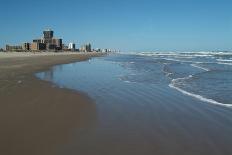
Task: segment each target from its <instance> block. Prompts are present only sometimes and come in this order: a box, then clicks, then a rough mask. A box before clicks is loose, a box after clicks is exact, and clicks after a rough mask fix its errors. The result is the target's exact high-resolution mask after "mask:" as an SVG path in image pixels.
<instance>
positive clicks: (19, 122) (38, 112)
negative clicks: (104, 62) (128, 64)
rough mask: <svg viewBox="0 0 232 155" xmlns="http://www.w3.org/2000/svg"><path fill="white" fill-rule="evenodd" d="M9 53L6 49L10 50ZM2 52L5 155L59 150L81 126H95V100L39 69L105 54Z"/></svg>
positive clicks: (0, 82) (0, 94)
mask: <svg viewBox="0 0 232 155" xmlns="http://www.w3.org/2000/svg"><path fill="white" fill-rule="evenodd" d="M4 54H5V53H4ZM30 55H32V54H28V53H16V54H14V53H7V54H5V55H4V57H3V56H2V53H0V71H1V74H0V99H1V104H0V115H1V116H0V123H1V129H0V136H1V140H0V145H1V147H0V154H8V155H10V154H12V155H13V154H19V155H20V154H22V155H27V154H28V155H29V154H44V155H47V154H49V155H51V154H56V153H57V150H59V146H62V145H63V144H65V143H66V142H68V141H69V138H70V137H69V136H70V135H71V133H72V131H74V130H75V129H77V128H83V127H87V128H88V127H93V126H94V124H95V119H96V107H95V104H94V101H93V100H92V99H91V98H89V97H88V96H87V95H86V94H84V93H82V92H78V91H73V90H68V89H65V88H62V89H61V88H59V87H56V86H55V87H54V86H53V84H52V83H50V82H46V81H42V80H40V79H38V78H36V77H35V76H34V74H35V73H37V72H40V71H45V70H48V69H49V68H50V67H52V66H55V65H59V64H66V63H72V62H77V61H85V60H88V59H90V58H92V57H96V56H102V55H104V53H86V54H83V53H70V54H67V53H58V54H56V53H42V54H36V56H30Z"/></svg>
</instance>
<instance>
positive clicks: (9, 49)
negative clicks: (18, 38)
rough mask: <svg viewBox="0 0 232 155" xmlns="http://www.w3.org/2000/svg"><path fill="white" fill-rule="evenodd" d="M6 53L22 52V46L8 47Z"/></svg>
mask: <svg viewBox="0 0 232 155" xmlns="http://www.w3.org/2000/svg"><path fill="white" fill-rule="evenodd" d="M6 51H22V46H18V45H16V46H11V45H6Z"/></svg>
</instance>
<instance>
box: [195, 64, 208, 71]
mask: <svg viewBox="0 0 232 155" xmlns="http://www.w3.org/2000/svg"><path fill="white" fill-rule="evenodd" d="M191 66H193V67H196V68H199V69H202V70H204V71H207V72H208V71H210V70H209V69H208V68H204V67H201V66H198V65H196V64H191Z"/></svg>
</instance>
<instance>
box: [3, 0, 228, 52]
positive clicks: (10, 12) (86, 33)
mask: <svg viewBox="0 0 232 155" xmlns="http://www.w3.org/2000/svg"><path fill="white" fill-rule="evenodd" d="M0 20H1V22H0V27H1V31H0V47H4V46H5V44H6V43H9V44H17V43H19V44H20V43H22V42H25V41H28V42H29V41H31V40H32V39H34V38H40V37H41V36H42V31H43V30H44V29H46V28H52V29H53V30H54V31H55V36H57V37H62V38H63V39H64V42H66V43H68V42H70V41H71V42H72V41H74V42H77V45H78V46H80V44H83V43H87V42H91V43H92V44H93V46H94V47H95V48H97V47H102V48H103V47H104V48H112V49H121V50H122V51H157V50H160V51H202V50H203V51H206V50H207V51H208V50H210V51H211V50H232V0H62V1H61V0H1V7H0Z"/></svg>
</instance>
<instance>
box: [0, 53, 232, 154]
mask: <svg viewBox="0 0 232 155" xmlns="http://www.w3.org/2000/svg"><path fill="white" fill-rule="evenodd" d="M4 54H5V53H4ZM21 54H22V55H19V54H18V53H6V55H4V58H1V59H0V71H1V74H0V76H1V77H0V79H1V81H0V86H1V87H0V90H1V93H0V99H1V104H0V115H1V116H0V123H1V128H0V136H1V139H0V144H1V148H0V154H5V155H13V154H22V155H29V154H30V155H31V154H33V155H37V154H38V155H40V154H43V155H48V154H49V155H50V154H51V155H52V154H54V155H67V154H68V155H77V154H81V155H109V154H110V155H118V154H120V155H141V154H144V155H154V154H155V155H225V154H232V149H231V144H232V135H231V131H232V106H231V105H232V103H231V99H232V98H231V95H230V92H231V91H232V90H231V88H232V87H231V85H232V81H231V77H232V72H231V71H232V64H231V61H230V60H231V59H232V53H228V52H224V53H215V52H207V53H205V52H203V53H200V52H198V53H142V52H140V53H134V54H110V55H108V56H101V55H102V54H100V55H99V54H96V53H91V54H76V53H74V54H73V53H58V54H56V53H37V54H36V53H35V54H34V53H21ZM99 56H100V57H99ZM2 57H3V56H2ZM89 58H91V59H89ZM83 60H88V61H83Z"/></svg>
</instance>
